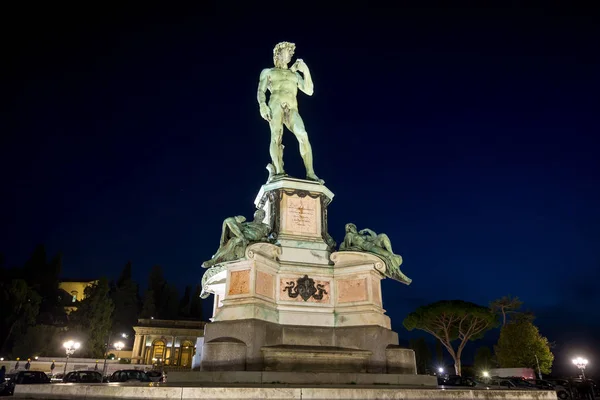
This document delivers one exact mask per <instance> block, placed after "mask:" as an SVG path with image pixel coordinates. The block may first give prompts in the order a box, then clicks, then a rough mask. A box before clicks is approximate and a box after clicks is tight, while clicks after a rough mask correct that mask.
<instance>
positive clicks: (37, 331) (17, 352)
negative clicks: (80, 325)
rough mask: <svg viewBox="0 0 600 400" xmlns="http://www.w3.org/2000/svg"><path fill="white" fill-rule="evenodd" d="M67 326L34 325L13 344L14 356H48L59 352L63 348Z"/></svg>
mask: <svg viewBox="0 0 600 400" xmlns="http://www.w3.org/2000/svg"><path fill="white" fill-rule="evenodd" d="M64 333H65V328H60V327H57V326H53V325H42V324H39V325H32V326H29V327H28V328H27V331H26V332H25V334H24V335H21V336H19V337H18V338H17V339H16V340H15V343H14V345H13V348H12V351H11V354H12V356H13V358H16V357H20V358H21V359H27V358H33V357H35V356H41V357H48V356H53V355H56V354H59V352H61V349H62V342H63V339H64Z"/></svg>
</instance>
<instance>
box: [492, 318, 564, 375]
mask: <svg viewBox="0 0 600 400" xmlns="http://www.w3.org/2000/svg"><path fill="white" fill-rule="evenodd" d="M494 350H495V353H496V358H497V360H498V364H500V367H502V368H533V369H537V361H536V356H537V358H538V359H539V363H540V370H541V371H542V373H544V374H549V373H550V372H552V362H553V361H554V355H553V354H552V351H551V350H550V345H549V343H548V339H546V338H545V337H543V336H542V335H540V332H539V330H538V328H537V327H536V326H535V325H534V324H533V323H532V322H531V321H529V320H527V319H520V320H517V321H511V322H509V323H507V324H506V325H505V326H504V327H502V329H501V330H500V338H499V339H498V344H497V345H496V346H495V348H494Z"/></svg>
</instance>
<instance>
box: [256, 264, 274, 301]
mask: <svg viewBox="0 0 600 400" xmlns="http://www.w3.org/2000/svg"><path fill="white" fill-rule="evenodd" d="M256 294H260V295H263V296H265V297H269V298H271V299H274V298H275V279H274V278H273V275H271V274H269V273H266V272H263V271H256Z"/></svg>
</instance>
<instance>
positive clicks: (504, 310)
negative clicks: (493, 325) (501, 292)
mask: <svg viewBox="0 0 600 400" xmlns="http://www.w3.org/2000/svg"><path fill="white" fill-rule="evenodd" d="M522 305H523V302H522V301H521V300H519V298H518V297H511V296H510V295H508V296H504V297H502V298H500V299H498V300H494V301H492V302H491V303H490V308H491V309H492V311H494V312H496V313H498V314H500V315H501V316H502V326H504V325H506V320H507V316H508V314H514V313H516V312H517V310H519V309H520V308H521V306H522Z"/></svg>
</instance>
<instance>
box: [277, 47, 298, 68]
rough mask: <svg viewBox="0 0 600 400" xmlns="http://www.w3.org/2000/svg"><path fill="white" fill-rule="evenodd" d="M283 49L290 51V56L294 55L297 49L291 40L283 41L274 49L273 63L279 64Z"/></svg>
mask: <svg viewBox="0 0 600 400" xmlns="http://www.w3.org/2000/svg"><path fill="white" fill-rule="evenodd" d="M283 49H287V50H288V51H289V52H290V57H291V56H293V55H294V51H296V45H295V44H294V43H290V42H281V43H277V44H276V45H275V48H274V49H273V63H274V64H275V65H277V59H278V58H279V54H280V53H281V51H282V50H283Z"/></svg>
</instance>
